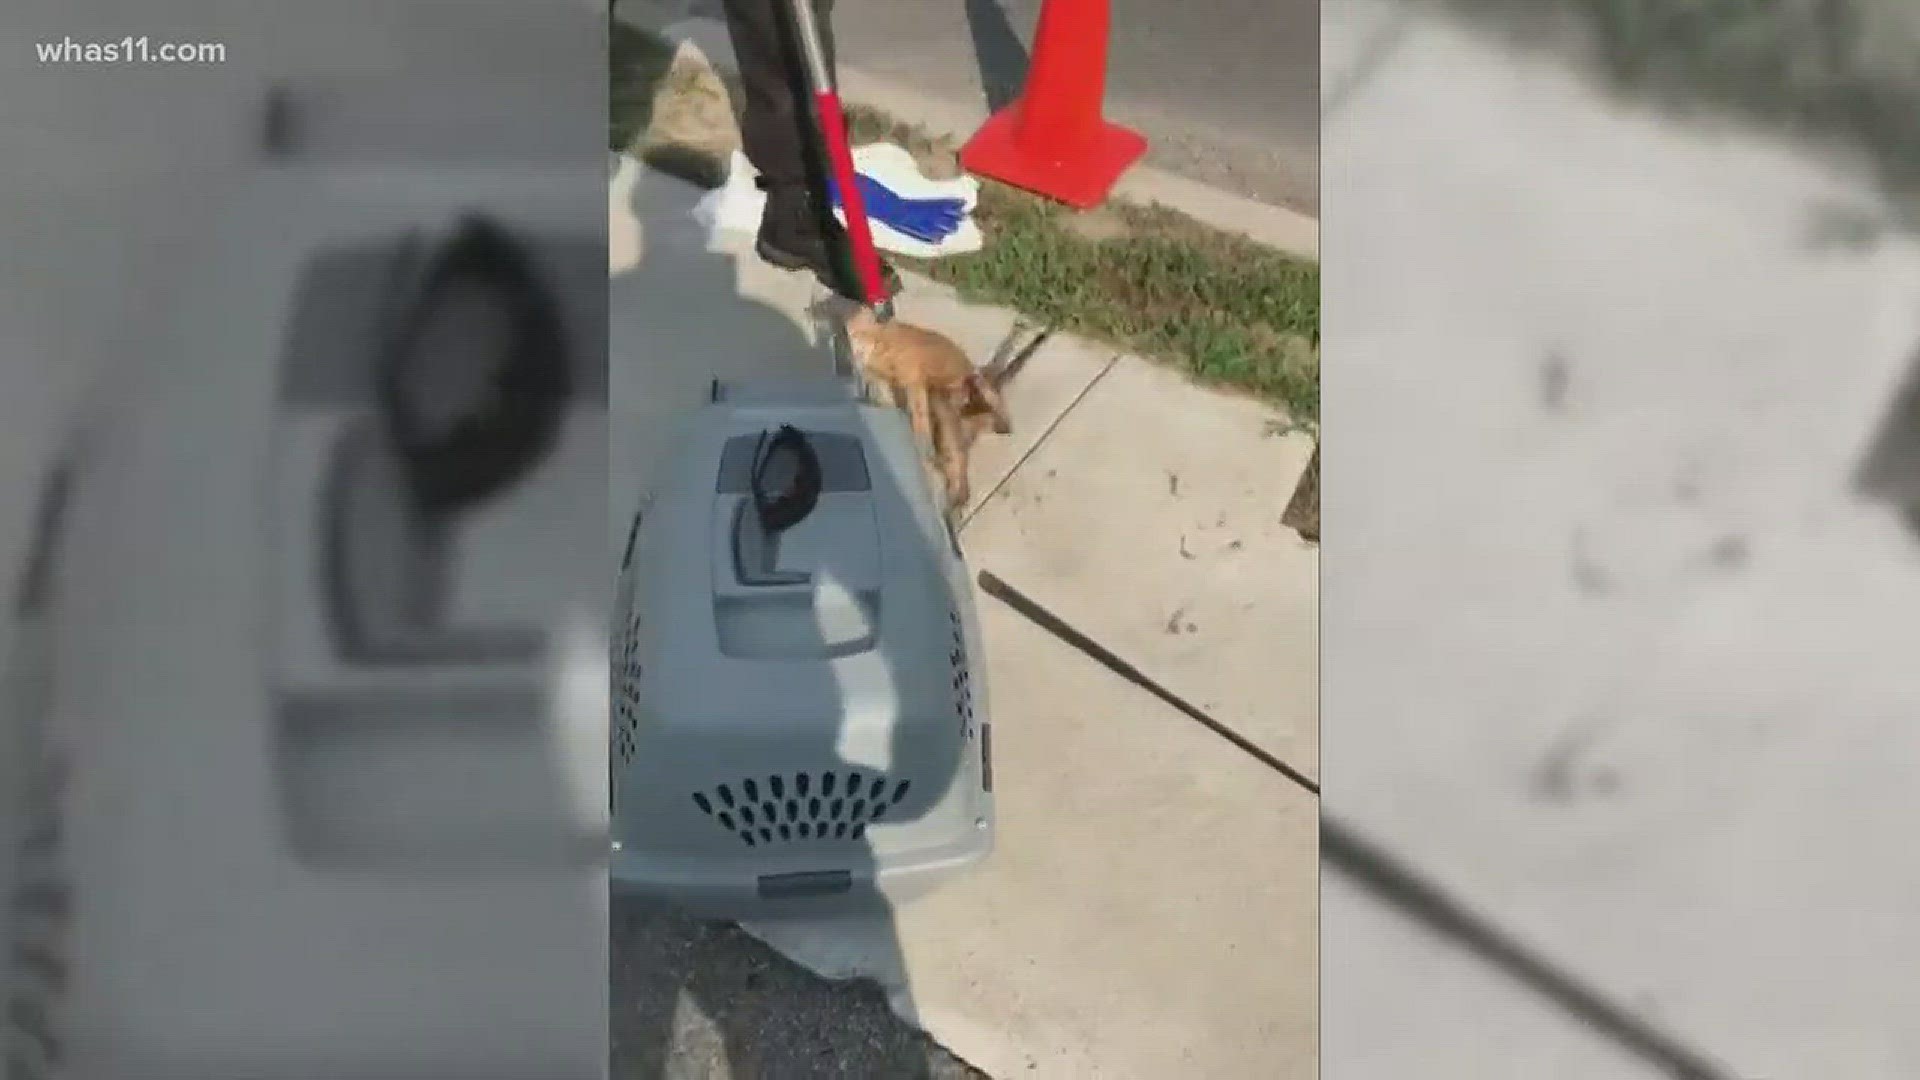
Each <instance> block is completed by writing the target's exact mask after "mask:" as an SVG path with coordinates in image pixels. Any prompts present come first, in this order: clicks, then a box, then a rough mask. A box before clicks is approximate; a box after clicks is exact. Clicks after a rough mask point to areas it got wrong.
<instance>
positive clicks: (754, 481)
mask: <svg viewBox="0 0 1920 1080" xmlns="http://www.w3.org/2000/svg"><path fill="white" fill-rule="evenodd" d="M782 456H785V457H786V458H788V459H789V460H790V461H791V466H790V467H789V470H788V472H787V474H786V475H785V476H784V477H782V478H781V479H780V481H779V486H778V487H777V488H776V489H774V490H771V491H769V490H768V487H767V472H768V467H769V466H771V465H772V464H773V463H774V462H775V461H777V460H780V458H781V457H782ZM821 486H822V473H821V470H820V455H819V454H817V453H815V452H814V449H813V444H812V443H810V442H808V441H807V437H806V435H805V434H803V433H802V432H801V431H800V429H799V428H796V427H794V426H793V425H791V424H782V425H780V430H778V431H775V432H765V431H763V432H761V433H760V441H759V442H758V443H757V444H755V446H754V448H753V466H752V468H751V470H750V471H749V473H748V487H749V494H748V497H747V498H745V499H742V500H740V506H739V509H737V510H735V511H734V517H733V576H734V578H735V579H736V580H738V581H739V582H740V584H742V585H805V584H806V583H807V582H808V581H810V580H812V578H811V576H810V575H808V574H807V573H806V572H804V571H787V570H781V569H779V568H778V564H779V561H780V534H781V533H783V532H786V531H787V530H788V529H791V528H793V527H794V526H795V525H798V524H800V523H801V522H802V521H805V520H806V518H807V515H808V514H811V513H813V508H814V506H815V505H817V504H818V503H819V501H820V489H821Z"/></svg>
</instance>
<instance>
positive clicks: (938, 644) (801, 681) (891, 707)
mask: <svg viewBox="0 0 1920 1080" xmlns="http://www.w3.org/2000/svg"><path fill="white" fill-rule="evenodd" d="M937 505H938V504H937V502H936V500H935V498H934V495H933V491H932V489H931V486H930V485H929V483H928V481H927V479H926V477H925V474H924V472H923V471H922V468H921V466H920V459H919V455H918V453H917V451H916V443H915V440H914V437H913V435H912V432H911V431H910V429H909V428H908V426H907V424H906V422H905V419H904V418H903V417H902V416H901V415H900V413H899V412H898V411H896V410H892V409H884V408H878V407H875V406H872V405H869V404H865V403H863V402H861V401H859V400H858V399H857V397H856V396H855V394H854V392H853V391H852V390H851V388H850V385H849V384H848V383H846V382H845V381H843V380H837V379H821V380H817V381H796V382H791V383H757V384H751V385H741V386H732V387H723V386H720V385H718V384H716V386H715V388H714V394H713V400H712V402H711V403H710V404H708V405H706V406H705V407H704V408H702V409H701V410H700V412H699V413H698V414H697V415H696V416H695V417H694V418H693V419H692V422H691V423H690V424H689V426H688V427H687V429H686V430H685V431H684V432H683V434H682V437H681V438H680V439H679V440H678V442H677V445H676V447H675V450H674V452H673V453H672V455H671V457H670V459H669V460H668V463H667V465H666V468H665V471H664V473H663V474H662V479H661V481H660V483H659V485H658V486H657V488H656V489H655V492H654V494H653V497H652V498H651V499H649V500H648V501H647V503H646V504H645V505H644V506H643V507H642V509H641V511H640V513H639V514H638V515H637V516H636V518H635V520H634V523H633V526H632V529H631V531H630V534H629V537H628V541H627V548H626V554H625V556H624V558H623V560H622V567H621V598H620V611H621V613H622V615H621V618H622V622H621V625H620V626H619V627H618V628H617V629H618V632H617V633H616V634H615V639H614V657H613V678H614V686H613V698H614V722H613V731H612V738H613V747H612V755H611V758H612V767H613V772H614V775H613V777H612V791H613V803H614V805H613V830H614V851H613V856H612V876H613V880H614V883H615V885H616V887H620V888H625V889H631V890H634V891H637V892H641V893H646V894H651V895H654V896H657V897H661V898H664V899H668V900H671V901H674V902H676V903H678V904H680V905H682V906H684V907H687V908H690V909H693V910H696V911H699V912H703V913H709V914H715V915H725V916H732V917H747V916H765V915H769V914H778V913H781V912H787V911H797V910H806V911H817V910H819V909H821V908H823V907H829V908H830V907H834V906H838V905H841V904H844V903H846V902H849V901H852V900H856V899H859V898H862V897H871V896H873V895H874V894H875V893H878V894H880V895H882V896H884V897H886V898H888V899H894V900H897V899H901V898H904V897H907V896H911V895H913V894H915V893H919V892H923V891H925V890H926V889H927V888H929V887H931V886H933V885H934V884H936V883H937V882H938V881H940V880H941V879H942V878H944V877H947V876H948V875H950V874H952V873H955V872H958V871H960V870H963V869H965V868H966V867H968V866H970V865H972V864H974V863H976V862H978V861H979V860H981V859H982V858H984V857H985V856H986V854H987V853H988V851H989V850H990V849H991V847H992V838H993V800H992V795H991V789H992V779H991V776H992V774H991V762H990V758H989V727H988V723H987V717H986V709H985V706H986V688H985V686H984V682H983V679H982V674H981V671H980V668H979V657H980V655H981V653H980V644H979V631H978V626H977V623H976V620H975V616H974V611H973V604H972V594H971V592H970V590H969V588H968V582H967V577H966V568H965V565H964V563H963V562H962V559H961V554H960V549H959V545H958V541H957V540H956V539H955V537H954V535H953V533H952V531H951V530H950V529H949V528H948V526H947V524H946V523H945V521H944V519H943V517H942V515H941V514H940V512H939V511H938V510H937V509H936V506H937Z"/></svg>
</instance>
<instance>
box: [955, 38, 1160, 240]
mask: <svg viewBox="0 0 1920 1080" xmlns="http://www.w3.org/2000/svg"><path fill="white" fill-rule="evenodd" d="M1110 23H1111V13H1110V11H1109V9H1108V0H1045V2H1044V3H1043V4H1042V5H1041V7H1040V25H1039V27H1038V28H1037V29H1036V30H1035V33H1034V44H1033V63H1032V65H1031V66H1030V67H1029V69H1028V72H1027V85H1026V88H1025V90H1024V91H1023V92H1022V93H1021V95H1020V98H1019V100H1017V101H1015V102H1014V103H1013V104H1011V105H1009V106H1007V107H1006V108H1004V109H1002V110H1000V111H999V112H998V113H995V114H994V115H993V117H992V118H991V119H989V120H988V121H987V122H986V123H985V124H982V125H981V126H980V130H979V131H977V132H975V133H974V136H973V138H972V139H970V140H968V142H967V145H966V146H965V147H963V148H962V149H961V151H960V164H961V166H962V167H963V168H965V169H966V170H967V171H968V172H973V173H979V174H980V175H982V176H988V177H992V178H993V179H995V180H999V181H1001V182H1003V183H1007V184H1012V185H1013V186H1014V187H1018V188H1024V189H1026V190H1028V191H1033V192H1037V193H1039V194H1041V195H1045V196H1047V197H1049V198H1052V199H1057V200H1059V201H1060V202H1063V203H1066V204H1067V205H1068V206H1073V207H1078V208H1080V209H1086V208H1088V207H1092V206H1098V205H1099V204H1100V202H1101V201H1102V200H1104V199H1105V198H1106V197H1107V193H1108V192H1109V191H1111V190H1113V185H1114V183H1115V182H1116V181H1117V180H1119V179H1120V174H1121V173H1124V172H1126V171H1127V167H1128V166H1130V165H1132V164H1133V163H1134V162H1135V161H1137V160H1139V158H1140V155H1142V154H1144V153H1146V151H1147V140H1146V139H1145V138H1143V137H1142V136H1141V135H1139V134H1138V133H1137V132H1133V131H1129V130H1127V129H1126V128H1123V127H1120V126H1118V125H1116V124H1110V123H1108V122H1107V121H1106V119H1105V118H1104V117H1103V116H1102V115H1101V105H1102V101H1103V99H1104V98H1105V97H1106V89H1107V34H1108V30H1109V25H1110Z"/></svg>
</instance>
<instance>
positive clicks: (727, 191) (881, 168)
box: [693, 143, 986, 259]
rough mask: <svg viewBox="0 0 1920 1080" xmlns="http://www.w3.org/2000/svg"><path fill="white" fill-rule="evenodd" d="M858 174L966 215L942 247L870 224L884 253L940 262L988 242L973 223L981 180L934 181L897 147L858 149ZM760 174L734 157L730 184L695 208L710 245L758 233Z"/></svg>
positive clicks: (763, 198)
mask: <svg viewBox="0 0 1920 1080" xmlns="http://www.w3.org/2000/svg"><path fill="white" fill-rule="evenodd" d="M853 168H854V171H855V172H857V173H859V174H860V175H862V176H866V177H870V178H872V179H873V180H876V181H878V182H879V183H880V184H881V185H883V186H885V187H887V188H888V189H890V190H892V191H893V192H895V193H896V194H899V195H901V196H903V197H905V198H908V199H942V198H945V199H959V200H960V201H961V204H962V205H963V206H964V207H965V208H966V212H967V216H966V217H965V218H963V219H962V220H961V222H960V227H959V228H958V229H956V230H955V231H954V232H952V233H950V234H949V235H947V236H946V237H944V238H943V239H941V240H940V241H939V242H938V243H928V242H926V241H924V240H916V239H914V238H913V237H911V236H907V235H906V234H904V233H900V232H896V231H894V230H893V229H891V228H889V227H888V226H887V224H886V223H885V222H882V221H877V220H870V221H869V222H868V224H869V225H870V226H871V227H872V229H873V242H874V244H875V246H877V247H879V248H880V249H881V250H882V251H889V252H892V253H893V254H895V255H905V256H907V257H908V258H913V259H938V258H943V257H945V256H948V255H967V254H971V253H972V252H975V251H979V250H980V248H981V247H982V246H984V244H985V243H986V238H985V237H983V236H982V235H981V233H980V226H979V225H977V224H975V223H974V220H973V208H974V207H975V206H976V205H978V203H979V202H980V181H978V180H975V179H974V178H973V177H971V176H962V177H959V178H957V179H953V180H935V179H933V178H932V177H930V176H927V175H926V174H925V173H922V172H921V171H920V166H919V164H918V163H917V162H915V161H914V160H913V155H912V154H910V153H908V152H907V151H906V150H905V149H904V148H902V147H899V146H895V145H894V144H892V143H868V144H867V145H865V146H856V147H854V149H853ZM757 175H758V173H757V172H756V171H755V169H754V167H753V164H752V163H751V162H749V161H748V160H747V156H746V155H745V154H743V153H741V152H740V151H738V150H735V151H734V152H733V157H732V160H731V161H730V162H729V163H728V165H727V182H726V183H724V184H722V185H720V186H719V187H718V188H715V189H714V190H713V191H710V192H708V193H707V194H706V196H705V197H703V198H702V199H701V200H700V201H699V202H698V203H697V204H695V205H694V208H693V217H694V220H695V221H698V222H699V223H700V224H701V225H702V226H704V227H705V228H706V229H707V231H708V232H707V245H708V247H709V248H711V249H715V250H717V249H719V248H720V247H721V246H722V239H723V238H722V237H721V236H720V235H719V234H720V233H723V232H733V233H753V232H755V231H757V230H758V229H759V228H760V212H761V210H762V208H764V207H765V206H766V202H767V195H766V192H764V191H761V190H760V189H759V188H757V187H755V186H754V183H753V182H754V178H755V177H756V176H757ZM833 215H834V217H836V218H838V219H839V220H840V223H841V224H843V225H844V224H846V220H847V216H846V212H845V211H843V210H841V209H840V208H839V207H835V208H834V211H833Z"/></svg>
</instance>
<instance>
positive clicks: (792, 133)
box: [723, 0, 834, 192]
mask: <svg viewBox="0 0 1920 1080" xmlns="http://www.w3.org/2000/svg"><path fill="white" fill-rule="evenodd" d="M790 3H791V0H723V6H724V8H725V11H726V17H727V32H728V34H729V36H731V37H732V39H733V51H734V56H735V57H736V58H737V59H738V60H739V64H740V81H741V84H742V88H743V90H744V92H745V98H746V100H745V102H744V106H745V108H744V110H743V112H744V114H745V115H743V116H742V118H741V122H740V137H741V142H742V144H743V147H742V148H743V149H744V150H745V151H746V155H747V160H748V161H751V162H753V167H754V168H756V169H758V170H759V171H760V175H761V176H762V177H763V178H764V179H765V182H766V184H767V186H768V187H769V188H775V187H784V188H808V189H811V190H813V191H816V192H817V191H821V190H822V189H823V187H824V180H825V179H826V176H827V169H826V160H825V157H824V156H823V154H822V153H821V148H820V137H819V135H818V134H817V132H816V130H815V124H814V120H813V101H812V94H811V91H810V88H809V87H808V85H807V70H806V57H805V55H804V53H803V52H802V51H801V47H800V38H799V31H798V30H797V28H796V27H795V26H794V25H793V16H792V14H791V8H790V7H789V5H790ZM832 7H833V4H832V0H814V10H815V12H816V18H817V20H818V23H819V26H820V37H821V45H822V48H823V51H824V52H825V53H826V55H827V62H828V67H829V69H831V67H832V65H833V59H834V43H833V28H832V25H831V15H832Z"/></svg>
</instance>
